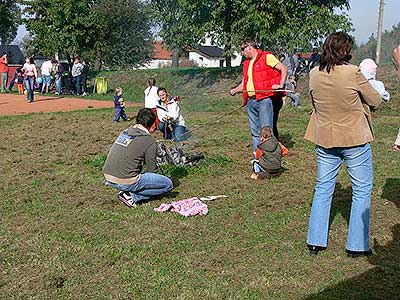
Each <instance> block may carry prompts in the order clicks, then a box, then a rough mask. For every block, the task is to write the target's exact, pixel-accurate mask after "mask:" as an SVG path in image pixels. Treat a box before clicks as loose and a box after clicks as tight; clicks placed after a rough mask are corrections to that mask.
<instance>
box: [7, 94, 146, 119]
mask: <svg viewBox="0 0 400 300" xmlns="http://www.w3.org/2000/svg"><path fill="white" fill-rule="evenodd" d="M127 106H128V107H140V106H142V105H141V104H140V103H127ZM112 107H114V103H113V102H112V101H99V100H89V99H85V98H63V97H53V96H47V95H45V96H40V95H35V101H34V102H32V103H28V102H27V101H26V96H25V95H17V94H0V116H11V115H23V114H31V113H39V112H58V111H71V110H82V109H88V108H89V109H96V108H112Z"/></svg>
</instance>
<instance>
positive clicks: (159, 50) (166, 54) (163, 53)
mask: <svg viewBox="0 0 400 300" xmlns="http://www.w3.org/2000/svg"><path fill="white" fill-rule="evenodd" d="M163 44H164V43H163V42H155V43H154V49H153V55H152V57H151V58H152V59H171V57H172V53H171V52H170V51H168V50H167V48H165V47H164V45H163Z"/></svg>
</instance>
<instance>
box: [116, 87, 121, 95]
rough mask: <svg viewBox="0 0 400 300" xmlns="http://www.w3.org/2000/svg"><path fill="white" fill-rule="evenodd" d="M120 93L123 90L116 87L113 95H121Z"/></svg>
mask: <svg viewBox="0 0 400 300" xmlns="http://www.w3.org/2000/svg"><path fill="white" fill-rule="evenodd" d="M122 92H123V90H122V88H120V87H117V88H116V89H115V95H116V94H118V93H122Z"/></svg>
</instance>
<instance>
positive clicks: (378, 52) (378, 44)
mask: <svg viewBox="0 0 400 300" xmlns="http://www.w3.org/2000/svg"><path fill="white" fill-rule="evenodd" d="M384 5H385V1H384V0H380V4H379V21H378V34H377V41H376V57H375V60H376V63H377V64H379V62H380V60H381V46H382V28H383V7H384Z"/></svg>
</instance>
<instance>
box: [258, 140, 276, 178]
mask: <svg viewBox="0 0 400 300" xmlns="http://www.w3.org/2000/svg"><path fill="white" fill-rule="evenodd" d="M258 148H260V149H261V150H262V152H263V155H262V156H261V158H260V160H259V163H260V165H261V167H262V168H263V169H264V170H265V171H267V172H269V173H276V172H279V170H280V169H281V157H282V150H281V147H280V146H279V143H278V140H277V139H276V137H274V136H273V137H271V138H269V139H268V140H266V141H264V142H262V143H260V144H259V145H258Z"/></svg>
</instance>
